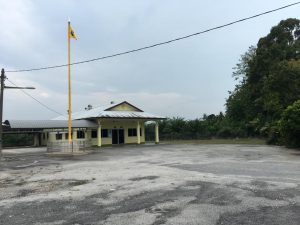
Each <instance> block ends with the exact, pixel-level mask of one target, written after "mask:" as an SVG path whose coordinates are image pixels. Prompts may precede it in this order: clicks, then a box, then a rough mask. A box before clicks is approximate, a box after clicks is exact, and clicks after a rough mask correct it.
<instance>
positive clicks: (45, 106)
mask: <svg viewBox="0 0 300 225" xmlns="http://www.w3.org/2000/svg"><path fill="white" fill-rule="evenodd" d="M6 80H7V81H8V82H9V83H11V84H12V85H14V86H15V87H18V85H16V84H15V83H14V82H12V81H11V80H9V79H8V78H6ZM20 91H22V92H23V93H24V94H25V95H27V96H28V97H30V98H32V99H33V100H34V101H36V102H37V103H39V104H40V105H42V106H43V107H44V108H46V109H48V110H50V111H52V112H54V113H56V114H58V115H61V116H64V115H63V114H61V113H59V112H57V111H56V110H54V109H51V108H50V107H49V106H47V105H46V104H44V103H43V102H41V101H39V100H38V99H36V98H35V97H33V96H32V95H31V94H29V93H27V92H26V91H24V90H22V89H20Z"/></svg>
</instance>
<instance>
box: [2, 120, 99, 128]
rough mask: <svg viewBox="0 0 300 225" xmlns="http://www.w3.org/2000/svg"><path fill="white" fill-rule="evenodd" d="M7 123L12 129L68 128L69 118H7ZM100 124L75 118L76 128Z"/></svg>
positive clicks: (74, 125)
mask: <svg viewBox="0 0 300 225" xmlns="http://www.w3.org/2000/svg"><path fill="white" fill-rule="evenodd" d="M4 123H5V124H7V125H9V127H10V128H11V129H46V128H67V127H68V121H67V120H6V121H5V122H4ZM97 126H98V125H97V123H95V122H92V121H89V120H73V121H72V127H74V128H96V127H97Z"/></svg>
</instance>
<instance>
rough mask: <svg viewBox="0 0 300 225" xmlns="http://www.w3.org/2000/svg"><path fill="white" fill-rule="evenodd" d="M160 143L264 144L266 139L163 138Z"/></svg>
mask: <svg viewBox="0 0 300 225" xmlns="http://www.w3.org/2000/svg"><path fill="white" fill-rule="evenodd" d="M160 143H162V144H220V145H221V144H237V145H265V144H266V140H264V139H259V138H235V139H206V140H165V141H160Z"/></svg>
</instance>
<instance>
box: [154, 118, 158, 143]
mask: <svg viewBox="0 0 300 225" xmlns="http://www.w3.org/2000/svg"><path fill="white" fill-rule="evenodd" d="M155 143H156V144H158V143H159V126H158V122H157V121H156V122H155Z"/></svg>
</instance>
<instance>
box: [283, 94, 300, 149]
mask: <svg viewBox="0 0 300 225" xmlns="http://www.w3.org/2000/svg"><path fill="white" fill-rule="evenodd" d="M280 132H281V136H282V140H283V142H284V144H285V145H287V146H290V147H300V100H298V101H296V102H295V103H294V104H293V105H291V106H288V107H287V109H286V110H284V112H283V114H282V117H281V120H280Z"/></svg>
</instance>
